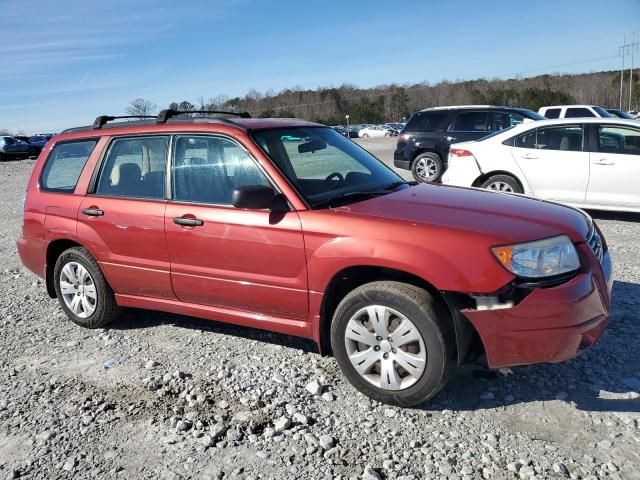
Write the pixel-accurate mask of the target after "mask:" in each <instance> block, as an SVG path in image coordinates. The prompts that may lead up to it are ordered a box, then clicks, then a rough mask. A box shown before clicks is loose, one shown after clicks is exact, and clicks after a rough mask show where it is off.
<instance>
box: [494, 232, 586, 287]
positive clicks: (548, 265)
mask: <svg viewBox="0 0 640 480" xmlns="http://www.w3.org/2000/svg"><path fill="white" fill-rule="evenodd" d="M491 250H492V251H493V254H494V255H495V256H496V258H497V259H498V261H499V262H500V263H501V264H502V265H503V266H504V267H505V268H506V269H507V270H509V271H510V272H512V273H514V274H515V275H518V276H519V277H527V278H540V277H552V276H554V275H560V274H562V273H568V272H573V271H574V270H577V269H578V268H580V260H579V259H578V253H577V252H576V249H575V247H574V246H573V243H571V240H569V238H568V237H567V236H565V235H560V236H558V237H553V238H547V239H545V240H538V241H535V242H528V243H519V244H517V245H507V246H502V247H494V248H492V249H491Z"/></svg>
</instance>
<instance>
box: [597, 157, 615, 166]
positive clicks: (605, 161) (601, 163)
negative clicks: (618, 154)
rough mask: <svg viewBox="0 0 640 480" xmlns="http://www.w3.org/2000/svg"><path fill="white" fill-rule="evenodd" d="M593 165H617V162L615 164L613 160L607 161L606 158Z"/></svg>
mask: <svg viewBox="0 0 640 480" xmlns="http://www.w3.org/2000/svg"><path fill="white" fill-rule="evenodd" d="M593 164H594V165H615V164H616V162H614V161H613V160H607V159H606V158H601V159H600V160H597V161H595V162H593Z"/></svg>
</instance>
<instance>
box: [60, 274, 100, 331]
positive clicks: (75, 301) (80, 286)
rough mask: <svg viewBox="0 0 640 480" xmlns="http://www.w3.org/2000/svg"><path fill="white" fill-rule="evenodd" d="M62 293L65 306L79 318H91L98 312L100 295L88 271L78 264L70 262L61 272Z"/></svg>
mask: <svg viewBox="0 0 640 480" xmlns="http://www.w3.org/2000/svg"><path fill="white" fill-rule="evenodd" d="M59 281H60V293H61V294H62V299H63V301H64V304H65V305H66V306H67V308H68V309H69V310H71V311H72V312H73V314H74V315H76V316H78V317H79V318H87V317H90V316H91V315H92V314H93V312H95V310H96V305H97V302H98V294H97V292H96V285H95V283H94V281H93V278H92V277H91V274H90V273H89V272H88V271H87V269H86V268H85V267H84V266H82V265H81V264H80V263H77V262H69V263H67V264H65V266H64V267H62V271H61V272H60V280H59Z"/></svg>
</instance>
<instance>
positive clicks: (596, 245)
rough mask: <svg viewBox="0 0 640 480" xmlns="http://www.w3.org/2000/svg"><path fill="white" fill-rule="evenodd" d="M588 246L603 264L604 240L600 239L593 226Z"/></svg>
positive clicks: (588, 238) (588, 235) (590, 230)
mask: <svg viewBox="0 0 640 480" xmlns="http://www.w3.org/2000/svg"><path fill="white" fill-rule="evenodd" d="M587 244H588V245H589V248H591V251H592V252H593V254H594V255H595V256H596V258H597V259H598V262H602V257H603V256H604V251H603V249H602V239H601V238H600V235H599V234H598V231H597V230H596V229H595V227H594V226H593V225H591V228H590V229H589V233H587Z"/></svg>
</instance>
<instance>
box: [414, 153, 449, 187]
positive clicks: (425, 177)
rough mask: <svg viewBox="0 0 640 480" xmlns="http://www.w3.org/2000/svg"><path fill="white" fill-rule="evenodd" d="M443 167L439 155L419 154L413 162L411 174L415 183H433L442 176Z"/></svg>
mask: <svg viewBox="0 0 640 480" xmlns="http://www.w3.org/2000/svg"><path fill="white" fill-rule="evenodd" d="M443 169H444V165H443V163H442V159H441V158H440V155H438V154H437V153H434V152H427V153H421V154H420V155H418V156H417V157H416V158H415V160H414V161H413V165H412V166H411V173H413V178H414V179H415V180H416V181H417V182H427V183H429V182H435V181H436V180H438V179H439V178H440V177H441V176H442V171H443Z"/></svg>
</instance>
